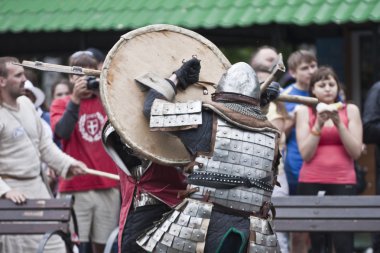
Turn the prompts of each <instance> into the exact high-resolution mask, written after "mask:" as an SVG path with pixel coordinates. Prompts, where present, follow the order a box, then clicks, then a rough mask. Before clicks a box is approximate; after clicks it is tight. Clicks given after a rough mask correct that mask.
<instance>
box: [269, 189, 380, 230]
mask: <svg viewBox="0 0 380 253" xmlns="http://www.w3.org/2000/svg"><path fill="white" fill-rule="evenodd" d="M272 202H273V205H274V206H275V208H276V213H277V215H276V218H275V220H274V224H275V229H276V231H288V232H296V231H304V232H316V231H319V232H323V231H324V232H333V231H334V232H337V231H341V232H343V231H346V232H375V231H380V196H321V197H319V196H289V197H275V198H272Z"/></svg>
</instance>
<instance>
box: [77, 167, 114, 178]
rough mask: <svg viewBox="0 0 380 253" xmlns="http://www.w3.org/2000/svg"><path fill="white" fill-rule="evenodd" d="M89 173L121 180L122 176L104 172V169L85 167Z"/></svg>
mask: <svg viewBox="0 0 380 253" xmlns="http://www.w3.org/2000/svg"><path fill="white" fill-rule="evenodd" d="M84 170H85V171H86V172H87V173H88V174H91V175H95V176H101V177H106V178H110V179H114V180H120V177H119V176H118V175H116V174H112V173H108V172H104V171H99V170H94V169H89V168H86V169H84Z"/></svg>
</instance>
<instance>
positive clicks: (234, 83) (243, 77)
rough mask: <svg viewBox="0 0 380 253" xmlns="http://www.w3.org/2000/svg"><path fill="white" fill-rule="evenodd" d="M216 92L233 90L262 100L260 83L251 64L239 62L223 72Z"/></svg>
mask: <svg viewBox="0 0 380 253" xmlns="http://www.w3.org/2000/svg"><path fill="white" fill-rule="evenodd" d="M216 92H233V93H237V94H242V95H245V96H248V97H252V98H254V99H257V100H260V83H259V80H258V78H257V75H256V72H255V71H254V70H253V68H252V67H251V66H250V65H248V64H247V63H245V62H238V63H235V64H233V65H232V66H231V67H230V68H229V69H228V70H227V72H226V73H224V74H223V76H222V78H221V79H220V81H219V83H218V86H217V88H216Z"/></svg>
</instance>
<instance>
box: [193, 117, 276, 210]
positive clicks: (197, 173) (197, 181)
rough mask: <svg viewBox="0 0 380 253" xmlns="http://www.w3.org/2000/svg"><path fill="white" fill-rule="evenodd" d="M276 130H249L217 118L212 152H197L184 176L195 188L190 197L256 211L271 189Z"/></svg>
mask: <svg viewBox="0 0 380 253" xmlns="http://www.w3.org/2000/svg"><path fill="white" fill-rule="evenodd" d="M276 136H277V135H276V134H275V133H271V132H251V131H246V130H243V129H240V128H236V127H234V126H232V125H231V124H229V123H226V122H225V121H223V120H221V119H218V120H217V129H216V138H215V146H214V153H213V155H212V156H211V157H206V156H201V155H199V156H197V158H196V159H195V162H196V165H195V166H194V168H193V172H192V174H191V175H189V177H188V182H190V183H191V184H192V185H191V186H192V187H198V188H199V191H197V192H195V193H194V194H193V195H192V196H191V197H192V198H195V199H204V198H205V197H206V196H207V197H208V198H209V201H211V202H213V203H217V204H219V205H222V206H225V207H228V208H232V209H236V210H242V211H248V212H259V211H260V208H261V207H262V205H263V203H265V202H269V201H270V199H271V195H272V191H273V180H274V171H273V162H274V158H275V155H274V150H275V148H276V144H277V141H276Z"/></svg>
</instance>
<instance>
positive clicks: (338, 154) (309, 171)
mask: <svg viewBox="0 0 380 253" xmlns="http://www.w3.org/2000/svg"><path fill="white" fill-rule="evenodd" d="M339 117H340V120H341V121H342V122H343V124H344V125H345V126H346V127H347V125H348V118H347V107H346V106H345V107H344V108H343V109H342V110H339ZM309 118H310V120H309V126H310V129H311V128H312V127H313V125H314V123H315V120H316V115H315V114H314V112H313V111H312V109H311V108H309ZM299 182H302V183H321V184H356V176H355V169H354V160H353V159H352V158H351V157H350V155H349V154H348V153H347V151H346V150H345V148H344V146H343V143H342V141H341V139H340V136H339V132H338V129H337V128H336V127H335V126H332V127H326V126H324V127H323V128H322V131H321V136H320V140H319V144H318V147H317V150H316V151H315V154H314V157H313V158H312V159H311V160H310V161H309V162H305V161H304V162H303V165H302V168H301V171H300V177H299Z"/></svg>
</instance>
